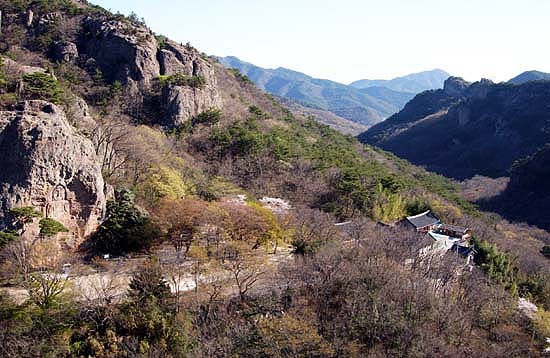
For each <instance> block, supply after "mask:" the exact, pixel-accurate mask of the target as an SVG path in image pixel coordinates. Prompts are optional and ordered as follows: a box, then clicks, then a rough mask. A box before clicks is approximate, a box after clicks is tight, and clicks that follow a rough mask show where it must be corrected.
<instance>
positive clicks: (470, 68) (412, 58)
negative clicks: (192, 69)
mask: <svg viewBox="0 0 550 358" xmlns="http://www.w3.org/2000/svg"><path fill="white" fill-rule="evenodd" d="M92 2H94V3H97V4H98V5H101V6H103V7H104V8H106V9H110V10H111V11H113V12H117V11H120V12H122V13H125V14H128V13H130V12H131V11H134V12H135V13H136V14H138V16H140V17H144V18H145V20H146V22H147V24H148V25H149V26H150V27H151V28H152V29H153V31H155V32H156V33H161V34H164V35H167V36H168V37H170V38H172V39H174V40H176V41H179V42H183V43H185V42H188V41H189V42H191V44H192V45H194V46H195V47H197V48H198V49H199V50H201V51H204V52H206V53H207V54H209V55H218V56H226V55H234V56H237V57H239V58H241V59H242V60H245V61H248V62H252V63H254V64H256V65H258V66H262V67H268V68H275V67H279V66H281V67H287V68H290V69H293V70H296V71H300V72H304V73H307V74H308V75H311V76H314V77H320V78H327V79H331V80H335V81H339V82H344V83H348V82H351V81H354V80H358V79H362V78H370V79H375V78H392V77H396V76H399V75H404V74H407V73H411V72H416V71H422V70H429V69H433V68H441V69H444V70H446V71H447V72H449V73H451V74H453V75H458V76H462V77H464V78H466V79H467V80H470V81H472V80H478V79H480V78H482V77H485V78H490V79H492V80H495V81H503V80H508V79H510V78H511V77H513V76H515V75H517V74H518V73H520V72H522V71H525V70H534V69H536V70H540V71H544V72H550V45H549V40H550V1H547V0H454V1H450V0H377V1H372V0H336V1H329V0H269V1H267V0H203V1H201V0H192V1H191V0H189V1H188V0H185V1H177V0H176V1H174V0H173V1H168V0H153V1H152V0H92Z"/></svg>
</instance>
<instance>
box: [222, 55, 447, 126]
mask: <svg viewBox="0 0 550 358" xmlns="http://www.w3.org/2000/svg"><path fill="white" fill-rule="evenodd" d="M218 60H219V61H220V63H221V64H222V65H224V66H226V67H228V68H236V69H238V70H239V71H240V72H241V73H243V74H244V75H246V76H247V77H248V78H250V80H251V81H252V82H254V83H255V84H256V85H257V86H258V87H259V88H261V89H262V90H264V91H266V92H268V93H271V94H273V95H276V96H280V97H284V98H287V99H290V100H292V101H294V102H296V103H299V104H300V105H302V106H304V107H309V108H312V109H316V110H322V111H330V112H332V113H334V114H335V115H337V116H339V117H342V118H345V119H347V120H351V121H353V122H356V123H360V124H362V125H366V126H371V125H374V124H376V123H378V122H380V121H382V120H383V119H384V118H387V117H388V116H390V115H392V114H393V113H396V112H397V111H399V110H400V109H401V108H402V107H403V106H404V105H405V103H407V102H408V101H409V100H410V99H412V98H413V97H414V95H415V94H416V92H414V93H413V92H402V91H396V90H394V89H391V88H388V87H386V86H369V87H366V88H356V87H353V86H348V85H345V84H342V83H338V82H334V81H330V80H325V79H317V78H313V77H311V76H308V75H306V74H303V73H301V72H297V71H293V70H289V69H286V68H283V67H279V68H276V69H266V68H262V67H259V66H255V65H253V64H251V63H248V62H245V61H242V60H240V59H238V58H237V57H233V56H228V57H219V58H218ZM411 81H412V80H411ZM442 84H443V80H441V84H439V85H437V86H436V87H435V88H438V87H441V86H442Z"/></svg>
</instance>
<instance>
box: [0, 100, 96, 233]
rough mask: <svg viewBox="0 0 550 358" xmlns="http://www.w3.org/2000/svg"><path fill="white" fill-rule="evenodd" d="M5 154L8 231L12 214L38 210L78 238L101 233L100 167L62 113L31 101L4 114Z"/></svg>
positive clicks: (3, 216)
mask: <svg viewBox="0 0 550 358" xmlns="http://www.w3.org/2000/svg"><path fill="white" fill-rule="evenodd" d="M0 153H2V156H0V167H1V168H2V171H0V190H1V195H0V205H1V210H0V223H1V224H2V225H3V226H5V225H6V224H7V222H6V221H7V220H8V216H9V210H10V209H13V208H16V207H23V206H32V207H34V208H35V209H37V210H39V211H41V212H42V213H43V215H44V216H45V217H49V218H53V219H55V220H57V221H59V222H61V223H62V224H64V225H65V226H66V227H67V228H69V229H70V230H71V232H72V233H74V235H75V236H76V237H77V238H82V237H84V236H86V235H88V234H90V233H91V232H92V231H93V230H95V228H96V227H97V225H98V223H99V221H100V220H101V218H102V216H103V213H104V208H105V191H104V187H105V184H104V182H103V177H102V175H101V167H100V161H99V159H98V158H97V156H96V154H95V151H94V148H93V145H92V142H91V141H90V140H89V139H87V138H84V137H83V136H81V135H79V134H78V133H77V132H76V131H75V129H74V128H73V127H71V126H70V125H69V124H68V123H67V121H66V119H65V113H64V112H63V111H62V110H61V109H60V108H59V107H57V106H55V105H53V104H51V103H48V102H45V101H27V102H24V103H21V104H19V105H18V106H17V108H16V110H14V111H3V112H0Z"/></svg>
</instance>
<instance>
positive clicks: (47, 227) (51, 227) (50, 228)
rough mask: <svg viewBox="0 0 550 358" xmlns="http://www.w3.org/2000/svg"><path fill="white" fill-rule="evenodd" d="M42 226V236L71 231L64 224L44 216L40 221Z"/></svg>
mask: <svg viewBox="0 0 550 358" xmlns="http://www.w3.org/2000/svg"><path fill="white" fill-rule="evenodd" d="M38 225H39V226H40V236H44V237H51V236H55V235H57V234H58V233H60V232H69V229H67V228H66V227H65V226H64V225H63V224H61V223H60V222H59V221H56V220H54V219H51V218H44V219H42V220H40V222H39V223H38Z"/></svg>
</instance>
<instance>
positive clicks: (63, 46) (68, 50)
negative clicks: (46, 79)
mask: <svg viewBox="0 0 550 358" xmlns="http://www.w3.org/2000/svg"><path fill="white" fill-rule="evenodd" d="M52 56H53V60H54V61H56V62H73V61H74V60H76V58H77V57H78V48H77V47H76V44H74V43H73V42H70V41H57V42H55V43H54V44H53V48H52Z"/></svg>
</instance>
